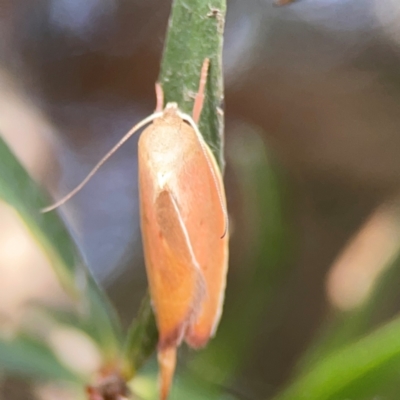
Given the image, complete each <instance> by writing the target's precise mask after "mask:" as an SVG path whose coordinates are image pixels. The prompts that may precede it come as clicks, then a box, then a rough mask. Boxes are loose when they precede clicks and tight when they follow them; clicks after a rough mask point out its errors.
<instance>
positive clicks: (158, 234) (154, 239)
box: [142, 189, 205, 349]
mask: <svg viewBox="0 0 400 400" xmlns="http://www.w3.org/2000/svg"><path fill="white" fill-rule="evenodd" d="M142 200H143V199H142ZM142 220H143V221H142V231H143V241H144V250H145V257H146V267H147V274H148V278H149V285H150V291H151V296H152V300H153V307H154V309H155V314H156V320H157V326H158V330H159V349H163V348H167V347H171V346H177V345H179V343H180V342H181V340H182V338H183V336H184V333H185V330H186V329H187V327H188V325H189V323H190V321H191V320H192V319H193V318H194V315H195V314H196V312H197V310H198V309H199V307H200V303H201V299H202V297H203V296H204V290H205V289H204V287H205V286H204V283H203V278H202V274H201V271H200V269H199V266H198V263H197V261H196V259H195V256H194V253H193V250H192V247H191V244H190V241H189V236H188V233H187V229H186V227H185V224H184V222H183V219H182V216H181V214H180V211H179V208H178V205H177V203H176V201H175V199H174V197H173V195H172V193H171V192H170V191H169V190H168V189H163V190H162V191H161V192H160V193H159V194H158V196H157V198H156V201H155V203H154V204H147V202H143V201H142Z"/></svg>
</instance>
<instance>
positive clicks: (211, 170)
mask: <svg viewBox="0 0 400 400" xmlns="http://www.w3.org/2000/svg"><path fill="white" fill-rule="evenodd" d="M193 136H194V135H193ZM193 140H194V144H196V146H197V147H198V151H196V155H194V156H193V159H192V160H191V161H190V162H189V161H187V162H186V165H185V168H183V169H182V171H181V174H180V177H179V182H180V185H182V186H183V187H182V189H181V190H180V191H179V192H180V193H182V194H183V195H182V196H185V198H184V199H183V198H182V199H181V201H182V203H185V204H187V211H186V215H187V217H186V220H185V223H186V226H187V228H188V232H189V235H190V238H191V243H192V247H193V250H194V253H195V255H196V259H197V261H198V263H199V265H200V269H201V271H202V274H203V277H204V280H205V283H206V289H207V290H206V293H205V296H204V298H203V301H202V303H201V308H200V311H199V313H198V314H197V315H196V318H195V319H194V320H193V321H192V322H191V324H190V327H189V329H188V330H187V332H186V335H185V341H186V342H187V343H188V344H189V345H190V346H191V347H195V348H198V347H202V346H204V345H205V344H206V343H207V342H208V340H209V339H210V337H212V336H213V335H214V333H215V330H216V328H217V325H218V322H219V319H220V316H221V313H222V306H223V300H224V293H225V285H226V275H227V267H228V236H229V235H228V232H226V229H227V217H226V200H225V190H224V185H223V181H222V176H221V173H220V171H219V167H218V165H217V163H216V161H215V158H214V156H213V154H212V153H211V150H210V149H209V147H208V146H207V145H206V144H204V146H202V144H201V143H199V140H198V139H197V138H196V137H194V139H193ZM188 185H190V188H189V187H188Z"/></svg>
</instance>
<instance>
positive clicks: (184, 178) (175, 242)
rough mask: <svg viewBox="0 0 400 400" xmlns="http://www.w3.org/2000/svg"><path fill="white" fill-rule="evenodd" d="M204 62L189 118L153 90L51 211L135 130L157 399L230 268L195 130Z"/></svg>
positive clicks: (215, 179)
mask: <svg viewBox="0 0 400 400" xmlns="http://www.w3.org/2000/svg"><path fill="white" fill-rule="evenodd" d="M208 66H209V60H208V59H206V60H205V61H204V63H203V67H202V69H201V74H200V84H199V90H198V93H197V95H196V98H195V101H194V107H193V117H191V116H189V115H187V114H184V113H182V112H181V111H180V110H179V108H178V105H177V104H176V103H168V104H167V105H166V107H165V108H164V109H163V92H162V89H161V86H160V85H158V84H157V85H156V94H157V107H156V111H155V112H154V113H153V114H152V115H150V116H149V117H147V118H145V119H144V120H142V121H141V122H139V123H138V124H137V125H135V126H134V127H133V128H132V129H131V130H130V131H129V132H128V133H127V134H126V135H125V136H124V137H123V138H122V139H121V140H120V142H119V143H118V144H117V145H116V146H115V147H114V148H113V149H111V150H110V151H109V152H108V153H107V154H106V156H105V157H104V158H103V159H102V160H101V161H100V162H99V163H98V164H97V165H96V166H95V167H94V168H93V170H92V171H91V172H90V173H89V175H88V176H87V177H86V178H85V180H84V181H83V182H82V183H81V184H80V185H79V186H77V187H76V188H75V189H74V190H73V191H72V192H70V193H69V194H68V195H67V196H66V197H64V198H63V199H62V200H60V201H59V202H57V203H55V204H54V205H53V206H50V207H48V208H46V209H45V210H44V211H50V210H52V209H54V208H56V207H58V206H59V205H61V204H63V203H64V202H65V201H67V200H68V199H69V198H71V197H72V196H73V195H74V194H76V193H77V192H78V191H79V190H80V189H81V188H82V187H83V186H84V185H85V184H86V183H87V181H88V180H89V179H90V178H91V177H92V176H93V175H94V174H95V173H96V171H97V170H98V169H99V168H100V167H101V165H102V164H103V163H104V162H105V161H106V160H107V159H108V158H109V157H110V156H111V155H112V154H113V153H114V152H115V151H116V150H117V149H118V148H119V147H120V146H121V145H122V144H123V143H124V142H125V141H126V140H128V139H129V138H130V137H131V136H132V135H133V134H134V133H135V132H136V131H138V130H139V129H141V128H142V127H143V126H145V125H147V124H149V123H150V122H152V124H151V125H150V126H148V127H147V128H146V129H145V130H144V131H143V133H142V135H141V137H140V140H139V150H138V152H139V153H138V155H139V157H138V159H139V192H140V217H141V230H142V236H143V247H144V254H145V262H146V270H147V277H148V281H149V287H150V295H151V299H152V304H153V309H154V313H155V317H156V322H157V327H158V331H159V342H158V362H159V367H160V392H161V394H160V398H161V399H162V400H165V399H166V398H167V396H168V392H169V389H170V386H171V383H172V378H173V375H174V370H175V364H176V353H177V347H178V346H179V345H180V344H181V342H182V341H185V342H186V343H187V344H188V345H189V346H190V347H193V348H199V347H202V346H204V345H206V343H207V342H208V340H209V339H210V337H212V336H213V334H214V333H215V330H216V327H217V325H218V322H219V319H220V316H221V311H222V304H223V298H224V292H225V281H226V273H227V264H228V232H227V230H228V218H227V210H226V200H225V191H224V185H223V182H222V177H221V173H220V171H219V168H218V165H217V163H216V160H215V158H214V155H213V154H212V152H211V150H210V149H209V147H208V146H207V144H206V142H205V141H204V139H203V137H202V135H201V134H200V132H199V129H198V127H197V123H198V121H199V118H200V114H201V109H202V106H203V101H204V89H205V84H206V80H207V71H208Z"/></svg>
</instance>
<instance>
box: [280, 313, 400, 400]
mask: <svg viewBox="0 0 400 400" xmlns="http://www.w3.org/2000/svg"><path fill="white" fill-rule="evenodd" d="M393 365H397V367H399V366H400V319H396V320H394V321H392V322H390V323H388V324H386V325H385V326H383V327H382V328H380V329H377V330H376V331H375V332H373V333H371V334H370V335H368V336H366V337H364V338H362V339H360V340H358V341H355V342H353V343H351V344H349V345H346V346H344V347H342V348H340V349H337V350H336V351H334V352H333V353H332V354H331V355H329V356H327V357H325V358H324V359H323V360H321V361H319V362H316V363H315V364H314V366H313V369H312V370H310V371H308V372H307V373H305V374H303V375H301V376H299V377H298V378H297V379H296V380H295V381H294V382H293V383H292V384H291V385H290V386H289V387H288V388H287V389H286V390H284V391H283V393H281V394H280V395H278V396H276V397H275V398H274V400H303V399H304V400H314V399H315V400H340V399H346V398H352V397H349V393H351V392H352V391H353V390H354V387H355V385H358V386H360V387H363V386H364V385H368V384H369V383H370V380H371V379H372V378H373V376H374V375H375V376H379V375H380V374H381V373H382V371H383V370H385V369H386V368H387V367H390V366H393ZM396 369H397V368H396Z"/></svg>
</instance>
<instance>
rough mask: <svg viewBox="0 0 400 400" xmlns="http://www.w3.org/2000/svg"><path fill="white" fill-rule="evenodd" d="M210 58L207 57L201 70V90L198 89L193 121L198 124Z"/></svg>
mask: <svg viewBox="0 0 400 400" xmlns="http://www.w3.org/2000/svg"><path fill="white" fill-rule="evenodd" d="M209 65H210V59H209V58H205V59H204V61H203V66H202V67H201V72H200V82H199V90H198V91H197V94H196V98H195V100H194V105H193V121H194V122H195V123H196V124H197V123H198V122H199V119H200V114H201V110H202V109H203V104H204V91H205V87H206V83H207V75H208V67H209Z"/></svg>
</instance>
